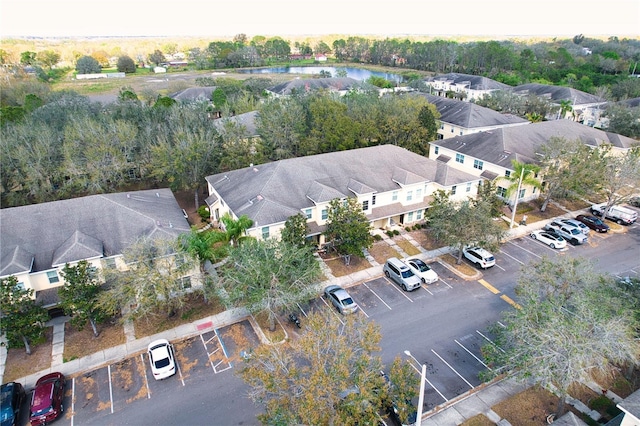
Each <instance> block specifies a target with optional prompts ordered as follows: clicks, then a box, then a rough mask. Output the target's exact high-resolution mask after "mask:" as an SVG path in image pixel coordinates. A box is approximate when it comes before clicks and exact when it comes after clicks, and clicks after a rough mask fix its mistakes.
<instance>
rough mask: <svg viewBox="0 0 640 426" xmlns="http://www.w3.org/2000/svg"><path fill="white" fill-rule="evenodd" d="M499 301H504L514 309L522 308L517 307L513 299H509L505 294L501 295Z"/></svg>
mask: <svg viewBox="0 0 640 426" xmlns="http://www.w3.org/2000/svg"><path fill="white" fill-rule="evenodd" d="M500 299H502V300H504V301H505V302H507V303H508V304H510V305H511V306H513V307H514V308H516V309H520V308H522V306H520V305H518V304H517V303H516V302H514V301H513V299H511V298H510V297H509V296H507V295H506V294H503V295H502V296H500Z"/></svg>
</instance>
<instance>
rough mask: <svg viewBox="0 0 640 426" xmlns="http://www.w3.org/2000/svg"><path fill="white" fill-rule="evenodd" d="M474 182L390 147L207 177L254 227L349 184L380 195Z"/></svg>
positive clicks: (340, 193)
mask: <svg viewBox="0 0 640 426" xmlns="http://www.w3.org/2000/svg"><path fill="white" fill-rule="evenodd" d="M475 180H478V177H477V176H473V175H471V174H468V173H466V172H462V171H460V170H456V169H453V168H450V167H448V166H447V165H445V164H442V163H438V162H436V161H434V160H430V159H428V158H425V157H423V156H421V155H418V154H414V153H412V152H410V151H408V150H406V149H404V148H400V147H397V146H394V145H380V146H374V147H369V148H361V149H354V150H349V151H339V152H332V153H328V154H319V155H312V156H307V157H299V158H292V159H288V160H281V161H275V162H272V163H266V164H262V165H258V166H253V167H246V168H243V169H238V170H233V171H230V172H226V173H219V174H216V175H212V176H208V177H207V182H209V184H210V185H212V186H213V187H214V188H215V190H216V191H217V192H218V193H219V194H220V197H221V198H222V199H223V200H224V202H225V203H226V204H227V205H228V206H229V208H230V209H231V210H232V211H233V212H234V214H235V215H236V216H241V215H243V214H246V215H247V216H248V217H249V218H251V219H252V220H253V221H254V226H256V227H257V226H264V225H268V224H271V223H280V222H284V221H285V220H287V218H289V217H290V216H292V215H294V214H297V213H299V212H300V211H301V210H303V209H305V208H311V207H314V206H315V204H314V201H315V202H316V203H320V202H327V201H330V200H332V199H334V198H337V197H340V198H341V197H347V196H353V191H352V189H353V188H351V187H350V185H352V184H353V183H354V181H357V182H359V183H360V184H362V188H363V189H362V190H364V191H368V192H370V191H375V192H386V191H392V190H396V189H399V188H400V184H399V183H403V184H404V183H413V182H416V181H418V182H421V181H435V182H437V183H439V184H440V185H442V186H450V185H455V184H458V183H463V182H470V181H475ZM366 187H368V188H369V189H364V188H366Z"/></svg>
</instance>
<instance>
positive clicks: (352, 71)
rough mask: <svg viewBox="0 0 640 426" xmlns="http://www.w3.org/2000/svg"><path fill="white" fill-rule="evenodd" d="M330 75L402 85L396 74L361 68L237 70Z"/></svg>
mask: <svg viewBox="0 0 640 426" xmlns="http://www.w3.org/2000/svg"><path fill="white" fill-rule="evenodd" d="M322 71H324V72H325V73H329V74H331V76H332V77H338V71H340V72H341V73H344V72H346V76H347V77H350V78H353V79H354V80H360V81H365V80H367V79H368V78H369V77H371V76H376V77H382V78H384V79H385V80H388V81H393V82H395V83H402V82H403V81H404V77H402V76H401V75H398V74H392V73H387V72H381V71H369V70H366V69H363V68H354V67H331V66H308V67H290V66H287V67H270V68H252V69H245V70H238V72H239V73H243V74H309V75H313V74H320V72H322Z"/></svg>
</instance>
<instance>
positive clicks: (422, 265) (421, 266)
mask: <svg viewBox="0 0 640 426" xmlns="http://www.w3.org/2000/svg"><path fill="white" fill-rule="evenodd" d="M413 265H414V266H415V267H416V269H417V270H418V271H420V272H427V271H428V270H429V269H431V268H429V267H428V266H427V264H426V263H424V262H413Z"/></svg>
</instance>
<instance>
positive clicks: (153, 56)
mask: <svg viewBox="0 0 640 426" xmlns="http://www.w3.org/2000/svg"><path fill="white" fill-rule="evenodd" d="M147 59H148V60H149V62H151V63H152V64H155V65H156V66H158V65H160V64H161V63H163V62H164V61H166V59H165V57H164V54H163V53H162V52H161V51H160V50H158V49H156V50H154V51H153V53H150V54H149V56H148V58H147Z"/></svg>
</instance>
